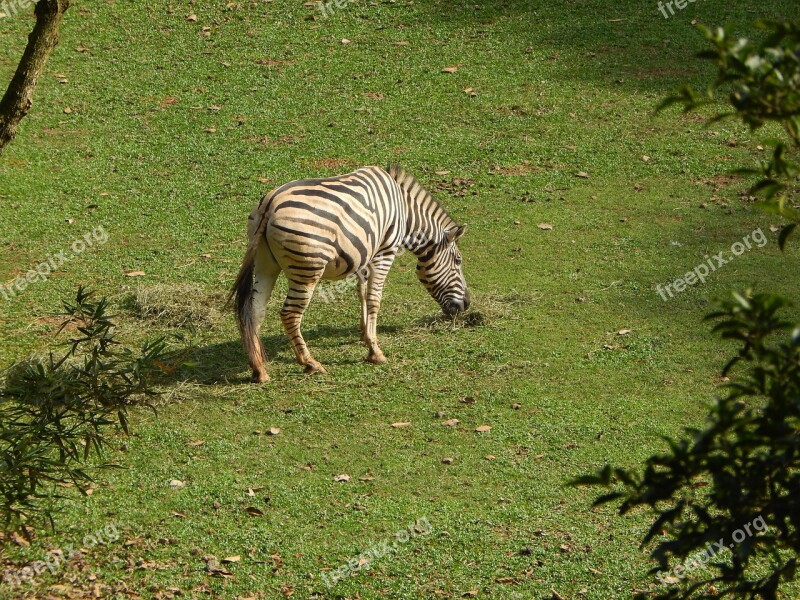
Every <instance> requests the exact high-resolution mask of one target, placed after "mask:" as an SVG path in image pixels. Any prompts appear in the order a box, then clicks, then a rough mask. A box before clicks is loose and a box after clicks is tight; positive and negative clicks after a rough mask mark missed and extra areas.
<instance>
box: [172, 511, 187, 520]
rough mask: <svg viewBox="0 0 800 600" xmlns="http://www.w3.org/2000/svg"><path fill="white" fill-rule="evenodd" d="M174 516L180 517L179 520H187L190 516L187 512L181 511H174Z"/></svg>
mask: <svg viewBox="0 0 800 600" xmlns="http://www.w3.org/2000/svg"><path fill="white" fill-rule="evenodd" d="M172 516H173V517H178V518H179V519H185V518H187V517H188V516H189V515H187V514H186V513H185V512H182V511H180V510H173V511H172Z"/></svg>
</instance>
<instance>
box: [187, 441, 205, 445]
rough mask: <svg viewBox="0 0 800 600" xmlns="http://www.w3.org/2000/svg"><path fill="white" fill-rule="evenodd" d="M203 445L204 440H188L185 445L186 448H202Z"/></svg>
mask: <svg viewBox="0 0 800 600" xmlns="http://www.w3.org/2000/svg"><path fill="white" fill-rule="evenodd" d="M205 443H206V441H205V440H189V441H188V442H186V445H187V446H202V445H203V444H205Z"/></svg>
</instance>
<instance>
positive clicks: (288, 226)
mask: <svg viewBox="0 0 800 600" xmlns="http://www.w3.org/2000/svg"><path fill="white" fill-rule="evenodd" d="M463 234H464V227H463V226H459V225H458V224H456V223H455V221H453V219H452V218H451V217H450V216H449V215H448V214H447V213H446V212H445V210H444V209H443V208H442V207H441V206H440V205H439V204H438V203H437V202H436V201H435V200H434V199H433V197H432V196H431V195H430V194H429V193H428V192H427V191H425V189H424V188H422V186H421V185H420V184H419V183H418V182H417V181H416V180H415V179H414V178H413V177H412V176H411V175H409V174H407V173H405V172H404V171H403V170H402V169H401V168H399V167H391V168H389V170H388V171H385V170H383V169H381V168H380V167H364V168H361V169H358V170H357V171H354V172H352V173H348V174H346V175H340V176H338V177H330V178H326V179H304V180H299V181H293V182H290V183H287V184H285V185H283V186H280V187H278V188H276V189H274V190H273V191H272V192H270V193H269V194H267V195H266V196H264V197H263V198H262V199H261V201H260V202H259V203H258V204H257V205H256V207H255V208H254V209H253V211H252V213H251V214H250V217H249V225H248V237H249V244H248V248H247V251H246V253H245V258H244V261H243V263H242V267H241V269H240V271H239V275H238V276H237V278H236V282H235V284H234V287H233V291H232V292H231V294H232V296H235V298H236V314H237V320H238V323H239V328H240V332H241V335H242V341H243V344H244V348H245V351H246V352H247V355H248V360H249V362H250V366H251V367H252V369H253V377H252V381H255V382H263V381H267V380H268V379H269V377H268V375H267V372H266V368H265V365H264V351H263V347H262V345H261V342H260V340H259V337H258V330H259V327H260V324H261V322H262V320H263V318H264V315H265V311H266V305H267V302H268V300H269V297H270V295H271V293H272V288H273V286H274V283H275V280H276V279H277V277H278V275H280V273H281V272H283V273H285V274H286V276H287V278H288V280H289V291H288V294H287V296H286V300H285V301H284V304H283V307H282V309H281V312H280V315H281V321H282V323H283V326H284V329H285V331H286V334H287V335H288V336H289V340H290V342H291V344H292V347H293V349H294V352H295V355H296V357H297V361H298V362H299V363H300V364H301V365H303V366H305V367H306V372H307V373H324V372H325V370H324V368H323V367H322V365H320V364H319V363H318V362H317V361H316V360H314V358H313V357H312V356H311V353H310V352H309V350H308V347H307V345H306V343H305V341H304V340H303V336H302V334H301V333H300V323H301V320H302V317H303V313H304V311H305V309H306V307H307V306H308V304H309V302H310V300H311V297H312V295H313V293H314V288H315V287H316V285H317V283H318V282H319V281H320V280H321V279H334V280H335V279H343V278H346V277H353V276H354V275H355V276H357V278H358V295H359V298H360V300H361V309H362V310H361V340H362V341H363V342H364V343H365V344H366V345H367V346H368V348H369V354H368V356H367V360H368V361H369V362H373V363H380V362H384V361H385V360H386V358H385V356H384V355H383V352H381V350H380V348H379V346H378V342H377V315H378V311H379V309H380V303H381V296H382V293H383V285H384V283H385V281H386V276H387V274H388V272H389V269H390V267H391V266H392V262H393V261H394V259H395V256H396V255H397V253H398V252H399V251H400V249H401V248H405V249H408V250H410V251H411V252H413V253H414V254H415V255H416V256H417V258H418V264H417V277H418V278H419V280H420V282H421V283H422V284H423V285H424V286H425V288H426V289H427V290H428V292H429V293H430V294H431V295H432V296H433V298H434V299H435V300H436V301H437V302H438V303H439V304H440V305H441V306H442V309H443V310H444V312H445V313H446V314H448V315H453V314H456V313H458V312H461V311H464V310H466V308H467V307H468V305H469V292H468V290H467V285H466V282H465V280H464V275H463V272H462V269H461V254H460V253H459V251H458V248H457V246H456V241H457V240H458V239H459V238H460V237H461V236H462V235H463Z"/></svg>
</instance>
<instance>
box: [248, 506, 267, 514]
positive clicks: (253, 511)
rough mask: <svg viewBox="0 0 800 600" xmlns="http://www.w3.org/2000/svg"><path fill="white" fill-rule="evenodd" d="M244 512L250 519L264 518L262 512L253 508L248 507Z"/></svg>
mask: <svg viewBox="0 0 800 600" xmlns="http://www.w3.org/2000/svg"><path fill="white" fill-rule="evenodd" d="M244 512H246V513H247V514H248V515H250V516H251V517H263V516H264V513H263V512H262V511H260V510H259V509H257V508H256V507H255V506H248V507H247V508H245V509H244Z"/></svg>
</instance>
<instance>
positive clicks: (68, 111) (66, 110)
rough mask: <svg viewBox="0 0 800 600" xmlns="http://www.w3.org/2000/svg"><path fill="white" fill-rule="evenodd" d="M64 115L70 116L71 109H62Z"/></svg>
mask: <svg viewBox="0 0 800 600" xmlns="http://www.w3.org/2000/svg"><path fill="white" fill-rule="evenodd" d="M64 114H65V115H71V114H72V109H71V108H70V107H69V106H67V107H66V108H65V109H64Z"/></svg>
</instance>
